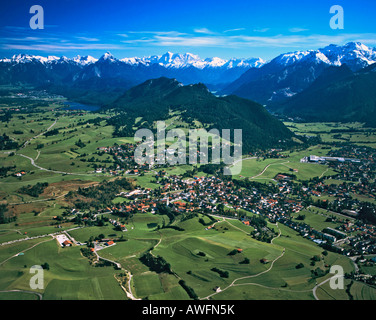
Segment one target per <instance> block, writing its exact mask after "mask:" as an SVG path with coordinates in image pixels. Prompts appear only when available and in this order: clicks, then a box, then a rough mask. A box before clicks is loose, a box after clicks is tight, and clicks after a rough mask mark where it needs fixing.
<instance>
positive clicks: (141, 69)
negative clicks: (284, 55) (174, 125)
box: [0, 52, 265, 86]
mask: <svg viewBox="0 0 376 320" xmlns="http://www.w3.org/2000/svg"><path fill="white" fill-rule="evenodd" d="M264 63H265V61H263V60H262V59H260V58H251V59H235V58H234V59H229V60H225V59H221V58H218V57H214V58H206V59H202V58H200V57H199V56H198V55H195V54H192V53H184V54H178V53H172V52H167V53H165V54H163V55H152V56H148V57H129V58H121V59H118V58H116V57H115V56H114V55H112V54H111V53H110V52H106V53H105V54H103V55H102V56H101V57H100V58H99V59H96V58H94V57H91V56H79V55H78V56H76V57H74V58H71V59H70V58H67V57H60V58H59V57H55V56H48V57H41V56H33V55H28V54H18V55H14V56H13V57H12V58H5V59H2V60H0V71H1V70H3V71H2V72H0V81H2V82H3V83H9V81H17V82H20V81H22V78H23V77H25V78H27V79H33V77H32V76H31V74H30V73H34V81H37V82H38V85H40V84H41V83H40V82H42V84H43V83H53V84H58V83H56V80H57V79H59V80H62V79H61V77H62V76H64V82H69V81H70V82H75V83H77V82H80V81H89V80H90V79H113V80H114V79H117V80H116V81H120V82H121V83H124V82H126V83H129V85H131V84H132V85H136V84H139V83H141V82H143V81H145V80H148V79H152V78H158V77H169V78H176V79H178V80H179V81H181V82H182V83H184V84H192V83H198V82H203V83H206V84H208V85H214V86H216V85H218V84H222V83H230V82H232V81H234V80H235V79H237V78H238V77H240V75H241V74H243V73H244V72H245V71H247V70H248V69H250V68H259V67H261V66H262V65H263V64H264ZM21 65H22V66H23V67H22V68H21ZM31 70H32V71H31ZM15 71H17V74H14V73H15ZM54 71H56V74H54ZM28 81H29V80H28ZM111 81H112V80H111ZM59 85H60V84H59Z"/></svg>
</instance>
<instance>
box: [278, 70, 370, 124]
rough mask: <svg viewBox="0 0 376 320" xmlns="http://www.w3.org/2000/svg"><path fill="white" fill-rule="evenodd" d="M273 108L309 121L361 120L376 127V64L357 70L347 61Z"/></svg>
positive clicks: (327, 71)
mask: <svg viewBox="0 0 376 320" xmlns="http://www.w3.org/2000/svg"><path fill="white" fill-rule="evenodd" d="M271 108H273V110H276V111H279V112H282V113H284V114H285V115H287V116H293V117H300V118H302V119H304V120H306V121H342V122H356V121H358V122H364V123H366V125H367V126H372V127H375V126H376V64H373V65H371V66H369V67H368V68H365V69H363V70H361V71H359V72H356V73H353V72H352V71H351V70H350V69H349V68H348V67H347V66H346V65H344V66H342V67H333V68H330V69H328V70H326V71H325V72H324V73H323V74H322V75H321V76H320V77H319V78H318V79H317V80H316V81H315V82H314V83H312V85H311V86H310V87H309V88H307V89H306V90H304V91H302V92H301V93H298V94H297V95H295V96H294V97H292V98H290V99H288V100H287V101H285V102H283V103H280V104H279V105H278V104H276V105H274V106H271Z"/></svg>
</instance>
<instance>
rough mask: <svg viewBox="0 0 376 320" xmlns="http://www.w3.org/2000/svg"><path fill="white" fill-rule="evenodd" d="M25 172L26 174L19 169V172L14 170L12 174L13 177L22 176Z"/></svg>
mask: <svg viewBox="0 0 376 320" xmlns="http://www.w3.org/2000/svg"><path fill="white" fill-rule="evenodd" d="M25 174H26V172H25V171H20V172H16V173H15V174H14V176H15V177H22V176H24V175H25Z"/></svg>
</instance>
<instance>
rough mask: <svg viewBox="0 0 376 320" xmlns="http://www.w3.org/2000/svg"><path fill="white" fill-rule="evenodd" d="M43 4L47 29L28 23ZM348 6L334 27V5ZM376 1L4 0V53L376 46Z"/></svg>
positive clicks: (259, 51)
mask: <svg viewBox="0 0 376 320" xmlns="http://www.w3.org/2000/svg"><path fill="white" fill-rule="evenodd" d="M34 4H38V5H41V6H42V7H43V9H44V24H45V25H44V29H43V30H40V29H37V30H32V29H31V28H30V26H29V21H30V18H31V17H32V14H30V13H29V10H30V7H31V6H32V5H34ZM338 4H339V5H341V6H342V7H343V9H344V22H345V26H344V29H343V30H332V29H331V28H330V26H329V21H330V18H331V17H332V15H331V14H330V13H329V9H330V7H331V6H333V5H338ZM375 9H376V1H374V0H358V1H355V0H351V1H349V0H316V1H305V0H300V1H296V0H284V1H276V0H264V1H261V0H258V1H253V0H231V1H222V0H216V1H213V0H200V1H198V0H173V1H170V0H164V1H159V0H144V1H142V0H133V1H128V0H123V1H120V0H110V1H107V2H106V1H103V0H102V1H93V0H91V1H89V0H58V1H57V0H38V1H35V2H34V1H31V0H17V1H9V2H8V3H2V8H1V12H0V16H1V19H0V57H11V56H12V55H13V54H17V53H28V54H38V55H43V56H47V55H55V56H62V55H64V56H67V57H73V56H76V55H92V56H94V57H96V58H99V57H100V56H101V55H102V54H103V53H105V52H106V51H110V52H111V53H112V54H113V55H115V56H116V57H118V58H123V57H133V56H148V55H153V54H163V53H165V52H167V51H171V52H174V53H185V52H191V53H194V54H198V55H199V56H200V57H202V58H206V57H213V56H217V57H220V58H225V59H228V58H232V57H239V58H250V57H261V58H263V59H265V60H268V59H272V58H273V57H275V56H277V55H278V54H280V53H285V52H290V51H296V50H308V49H317V48H320V47H324V46H326V45H329V44H332V43H334V44H338V45H342V44H345V43H347V42H349V41H360V42H363V43H364V44H366V45H368V46H371V47H376V22H375V21H376V20H375V18H374V16H375V13H376V10H375Z"/></svg>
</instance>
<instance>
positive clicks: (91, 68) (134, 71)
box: [0, 42, 376, 104]
mask: <svg viewBox="0 0 376 320" xmlns="http://www.w3.org/2000/svg"><path fill="white" fill-rule="evenodd" d="M375 62H376V49H374V48H369V47H367V46H365V45H364V44H361V43H358V42H350V43H348V44H346V45H344V46H337V45H329V46H327V47H324V48H321V49H317V50H305V51H296V52H289V53H284V54H281V55H279V56H278V57H276V58H274V59H272V60H271V61H269V62H265V61H264V60H262V59H260V58H250V59H239V58H232V59H227V60H226V59H222V58H218V57H212V58H205V59H203V58H201V57H199V56H198V55H195V54H192V53H184V54H179V53H172V52H167V53H165V54H163V55H152V56H146V57H126V58H120V59H119V58H117V57H115V56H114V55H112V54H111V53H110V52H106V53H105V54H103V55H102V56H101V57H100V58H99V59H96V58H94V57H91V56H76V57H74V58H67V57H64V56H63V57H56V56H48V57H42V56H37V55H35V56H33V55H28V54H17V55H14V56H13V57H11V58H5V59H1V60H0V84H13V83H17V84H18V83H27V84H31V85H38V86H40V85H46V84H48V85H53V86H59V87H66V86H71V87H74V88H77V87H80V86H84V87H85V88H86V87H87V86H89V87H90V89H93V90H95V88H96V87H99V88H104V87H106V86H117V87H119V88H120V87H121V88H124V89H127V88H130V87H131V86H135V85H137V84H140V83H142V82H144V81H146V80H149V79H155V78H159V77H167V78H173V79H177V80H178V81H179V82H181V83H183V84H184V85H188V84H194V83H198V82H202V83H204V84H206V85H207V86H208V88H209V89H210V90H212V91H217V92H218V93H219V94H235V95H238V96H241V97H244V98H248V99H251V100H255V101H257V102H259V103H262V104H271V103H273V102H275V101H279V100H281V99H282V100H283V99H286V98H289V97H292V96H294V95H296V94H297V93H299V92H301V91H302V90H304V89H306V88H307V87H308V86H309V85H310V84H311V83H312V82H313V81H315V80H316V79H317V78H318V77H319V76H320V75H321V73H322V72H323V71H324V70H326V69H327V68H329V67H340V66H342V65H344V64H346V65H347V66H348V67H349V68H350V69H351V70H352V72H357V71H358V70H360V69H362V68H365V67H367V66H369V65H372V64H374V63H375ZM103 83H105V84H106V85H105V86H103Z"/></svg>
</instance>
